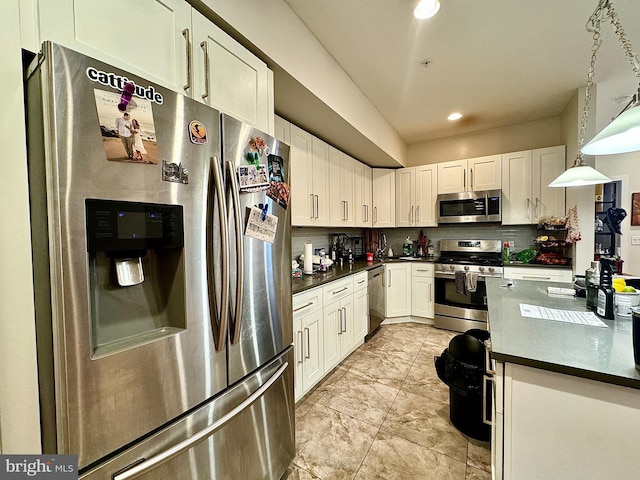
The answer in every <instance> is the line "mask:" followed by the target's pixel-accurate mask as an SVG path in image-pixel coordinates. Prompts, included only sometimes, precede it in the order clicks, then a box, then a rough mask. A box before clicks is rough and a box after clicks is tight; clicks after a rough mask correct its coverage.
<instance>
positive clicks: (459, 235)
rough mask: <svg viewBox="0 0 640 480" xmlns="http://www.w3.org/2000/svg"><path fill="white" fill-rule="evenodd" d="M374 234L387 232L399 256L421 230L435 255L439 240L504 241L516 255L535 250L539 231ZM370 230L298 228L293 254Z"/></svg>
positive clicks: (462, 228)
mask: <svg viewBox="0 0 640 480" xmlns="http://www.w3.org/2000/svg"><path fill="white" fill-rule="evenodd" d="M367 230H368V231H371V232H373V233H374V235H373V237H374V238H376V237H377V235H376V234H375V232H380V233H384V234H385V235H386V236H387V243H388V245H389V246H390V247H391V248H392V249H393V252H394V254H395V255H400V254H402V244H403V243H404V242H405V239H406V238H407V235H408V236H409V238H411V240H417V239H418V235H419V234H420V230H422V233H423V234H424V235H425V236H427V237H428V238H429V239H430V241H431V244H432V245H433V246H434V247H435V255H436V256H437V255H438V254H439V248H438V247H439V240H442V239H479V240H488V239H489V240H493V239H497V240H501V241H503V242H509V241H511V242H513V249H512V252H519V251H521V250H524V249H526V248H532V247H533V240H534V239H535V238H536V235H537V231H536V226H535V225H496V224H477V223H472V224H468V225H466V224H456V225H447V226H439V227H424V228H383V229H379V230H377V229H373V230H370V229H367ZM367 230H363V229H359V228H346V229H340V228H315V227H311V228H305V227H294V228H293V229H292V234H291V252H292V254H293V256H294V258H298V257H299V256H300V254H302V253H304V244H305V243H307V242H311V243H312V244H313V248H314V249H316V248H321V247H325V248H326V249H327V250H329V249H330V247H331V240H332V234H336V233H344V234H346V235H349V236H363V235H364V232H366V231H367Z"/></svg>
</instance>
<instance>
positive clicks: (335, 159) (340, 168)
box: [328, 147, 356, 227]
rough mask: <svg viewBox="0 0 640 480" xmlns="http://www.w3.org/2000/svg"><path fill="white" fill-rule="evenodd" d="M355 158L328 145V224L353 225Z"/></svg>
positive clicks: (334, 225)
mask: <svg viewBox="0 0 640 480" xmlns="http://www.w3.org/2000/svg"><path fill="white" fill-rule="evenodd" d="M355 162H356V161H355V160H354V159H353V158H351V157H350V156H348V155H346V154H344V153H342V152H341V151H340V150H338V149H337V148H334V147H329V172H331V178H332V181H331V182H329V198H328V201H329V226H332V227H341V226H344V227H353V226H354V225H355V208H354V203H355V202H354V186H355V179H354V169H355Z"/></svg>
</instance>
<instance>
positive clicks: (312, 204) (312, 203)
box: [309, 193, 316, 218]
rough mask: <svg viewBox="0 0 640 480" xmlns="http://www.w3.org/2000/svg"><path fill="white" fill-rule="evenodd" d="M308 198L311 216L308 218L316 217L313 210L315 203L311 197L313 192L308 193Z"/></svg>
mask: <svg viewBox="0 0 640 480" xmlns="http://www.w3.org/2000/svg"><path fill="white" fill-rule="evenodd" d="M309 198H310V199H311V216H310V217H309V218H316V215H315V214H316V210H315V203H314V201H313V200H314V198H313V193H310V194H309Z"/></svg>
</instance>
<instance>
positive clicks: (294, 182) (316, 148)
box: [291, 124, 329, 227]
mask: <svg viewBox="0 0 640 480" xmlns="http://www.w3.org/2000/svg"><path fill="white" fill-rule="evenodd" d="M328 222H329V145H327V144H326V143H325V142H323V141H322V140H320V139H319V138H316V137H314V136H313V135H311V134H310V133H308V132H305V131H304V130H302V129H301V128H299V127H296V126H295V125H293V124H292V125H291V224H292V225H295V226H313V225H320V226H325V227H326V226H327V225H328Z"/></svg>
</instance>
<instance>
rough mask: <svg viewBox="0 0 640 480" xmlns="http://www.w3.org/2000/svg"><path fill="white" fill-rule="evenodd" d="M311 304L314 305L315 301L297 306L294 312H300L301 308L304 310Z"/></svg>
mask: <svg viewBox="0 0 640 480" xmlns="http://www.w3.org/2000/svg"><path fill="white" fill-rule="evenodd" d="M311 305H313V302H309V303H307V304H306V305H303V306H301V307H298V308H295V309H294V310H293V313H296V312H299V311H300V310H304V309H305V308H307V307H310V306H311Z"/></svg>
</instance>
